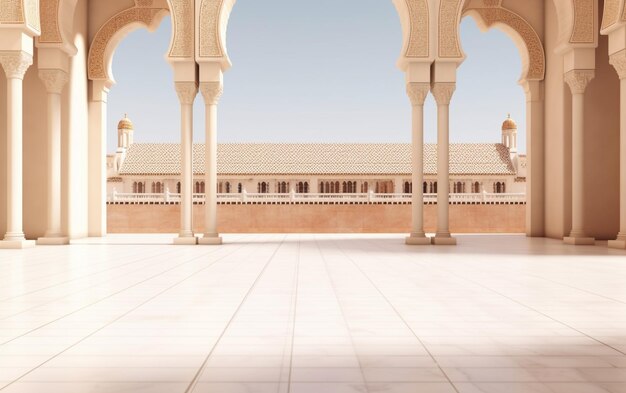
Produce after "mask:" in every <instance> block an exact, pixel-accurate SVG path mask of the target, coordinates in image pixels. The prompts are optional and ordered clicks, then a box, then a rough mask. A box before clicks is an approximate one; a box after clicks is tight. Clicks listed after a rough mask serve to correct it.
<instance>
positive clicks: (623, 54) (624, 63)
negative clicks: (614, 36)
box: [609, 49, 626, 79]
mask: <svg viewBox="0 0 626 393" xmlns="http://www.w3.org/2000/svg"><path fill="white" fill-rule="evenodd" d="M609 63H611V65H612V66H613V68H615V71H617V75H619V78H620V79H626V49H622V50H621V51H619V52H616V53H613V54H612V55H611V56H610V57H609Z"/></svg>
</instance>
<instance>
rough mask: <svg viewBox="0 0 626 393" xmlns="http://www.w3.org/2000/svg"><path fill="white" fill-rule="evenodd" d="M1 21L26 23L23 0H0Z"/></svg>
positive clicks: (3, 22)
mask: <svg viewBox="0 0 626 393" xmlns="http://www.w3.org/2000/svg"><path fill="white" fill-rule="evenodd" d="M0 23H2V24H5V23H6V24H13V23H16V24H17V23H24V9H23V4H22V0H0Z"/></svg>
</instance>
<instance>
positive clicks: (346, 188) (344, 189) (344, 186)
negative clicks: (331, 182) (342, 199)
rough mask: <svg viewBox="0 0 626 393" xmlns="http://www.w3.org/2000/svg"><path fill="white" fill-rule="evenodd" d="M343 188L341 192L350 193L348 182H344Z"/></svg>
mask: <svg viewBox="0 0 626 393" xmlns="http://www.w3.org/2000/svg"><path fill="white" fill-rule="evenodd" d="M342 186H343V187H342V188H341V190H342V191H341V192H343V193H344V194H345V193H347V192H348V185H347V184H346V182H345V181H344V182H343V184H342Z"/></svg>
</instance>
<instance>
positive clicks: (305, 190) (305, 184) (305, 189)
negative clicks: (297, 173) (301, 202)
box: [304, 181, 309, 194]
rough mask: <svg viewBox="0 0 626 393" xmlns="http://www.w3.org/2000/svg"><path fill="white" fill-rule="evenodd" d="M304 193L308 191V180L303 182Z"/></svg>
mask: <svg viewBox="0 0 626 393" xmlns="http://www.w3.org/2000/svg"><path fill="white" fill-rule="evenodd" d="M304 193H305V194H308V193H309V182H308V181H305V182H304Z"/></svg>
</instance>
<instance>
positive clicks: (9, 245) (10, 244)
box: [0, 239, 35, 250]
mask: <svg viewBox="0 0 626 393" xmlns="http://www.w3.org/2000/svg"><path fill="white" fill-rule="evenodd" d="M32 247H35V241H34V240H26V239H22V240H2V241H0V249H4V250H21V249H24V248H32Z"/></svg>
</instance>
